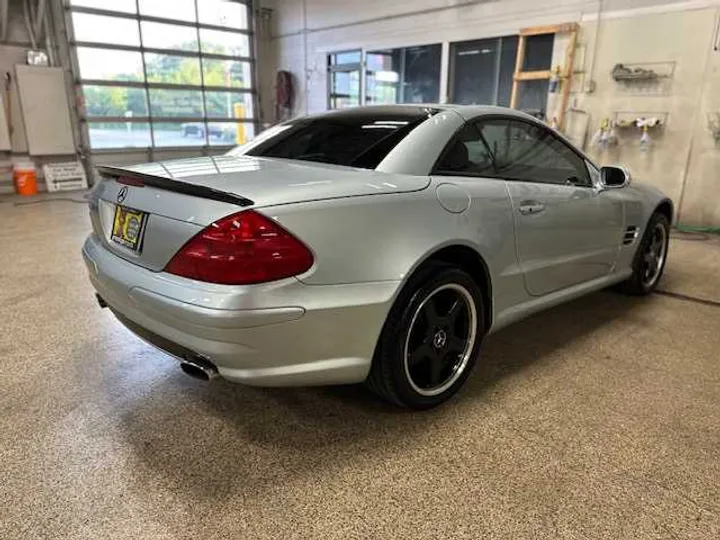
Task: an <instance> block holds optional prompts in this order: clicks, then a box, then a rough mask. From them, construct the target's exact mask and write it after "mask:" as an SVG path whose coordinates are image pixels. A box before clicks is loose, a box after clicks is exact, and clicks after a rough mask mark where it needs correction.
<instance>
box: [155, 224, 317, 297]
mask: <svg viewBox="0 0 720 540" xmlns="http://www.w3.org/2000/svg"><path fill="white" fill-rule="evenodd" d="M312 264H313V256H312V253H311V252H310V250H309V249H308V248H307V247H306V246H305V245H304V244H303V243H302V242H300V240H298V239H297V238H295V237H294V236H293V235H292V234H290V233H289V232H288V231H286V230H285V229H283V228H282V227H281V226H280V225H279V224H278V223H276V222H275V221H273V220H272V219H270V218H267V217H265V216H263V215H262V214H259V213H257V212H255V211H253V210H246V211H244V212H239V213H237V214H233V215H231V216H227V217H224V218H222V219H220V220H218V221H216V222H215V223H213V224H211V225H209V226H208V227H206V228H205V229H203V230H202V231H201V232H199V233H198V234H197V235H195V236H194V237H193V238H191V239H190V240H189V241H188V243H187V244H185V245H184V246H183V247H182V249H180V251H178V252H177V254H176V255H175V256H174V257H173V258H172V260H171V261H170V262H169V263H168V265H167V266H166V267H165V271H166V272H168V273H170V274H175V275H178V276H182V277H186V278H190V279H196V280H199V281H206V282H209V283H222V284H225V285H248V284H251V283H264V282H266V281H274V280H276V279H282V278H286V277H290V276H296V275H298V274H302V273H303V272H305V271H306V270H308V269H309V268H310V267H311V266H312Z"/></svg>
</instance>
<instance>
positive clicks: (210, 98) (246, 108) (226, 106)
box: [205, 92, 253, 119]
mask: <svg viewBox="0 0 720 540" xmlns="http://www.w3.org/2000/svg"><path fill="white" fill-rule="evenodd" d="M205 107H206V108H207V115H208V117H211V118H238V119H240V118H252V117H253V107H252V94H235V93H232V92H205Z"/></svg>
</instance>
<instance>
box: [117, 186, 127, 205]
mask: <svg viewBox="0 0 720 540" xmlns="http://www.w3.org/2000/svg"><path fill="white" fill-rule="evenodd" d="M127 194H128V188H127V186H123V187H122V188H121V189H120V191H118V194H117V202H119V203H121V202H123V201H124V200H125V199H126V198H127Z"/></svg>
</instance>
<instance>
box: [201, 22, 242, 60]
mask: <svg viewBox="0 0 720 540" xmlns="http://www.w3.org/2000/svg"><path fill="white" fill-rule="evenodd" d="M200 44H201V47H202V52H204V53H214V54H226V55H228V56H246V57H247V56H250V44H249V40H248V36H247V35H245V34H238V33H236V32H223V31H221V30H205V29H200Z"/></svg>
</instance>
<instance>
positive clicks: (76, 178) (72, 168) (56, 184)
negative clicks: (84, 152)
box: [43, 161, 88, 191]
mask: <svg viewBox="0 0 720 540" xmlns="http://www.w3.org/2000/svg"><path fill="white" fill-rule="evenodd" d="M43 173H45V184H46V185H47V190H48V191H70V190H75V189H87V187H88V185H87V177H86V176H85V169H84V168H83V166H82V164H81V163H80V162H79V161H68V162H66V163H46V164H45V165H43Z"/></svg>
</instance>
